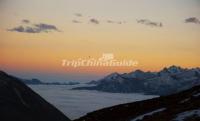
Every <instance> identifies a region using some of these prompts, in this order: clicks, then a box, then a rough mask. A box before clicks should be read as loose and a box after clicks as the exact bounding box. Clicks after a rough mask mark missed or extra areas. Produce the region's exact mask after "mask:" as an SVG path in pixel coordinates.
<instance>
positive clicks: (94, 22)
mask: <svg viewBox="0 0 200 121" xmlns="http://www.w3.org/2000/svg"><path fill="white" fill-rule="evenodd" d="M90 23H93V24H99V23H100V22H99V21H98V20H97V19H95V18H92V19H90Z"/></svg>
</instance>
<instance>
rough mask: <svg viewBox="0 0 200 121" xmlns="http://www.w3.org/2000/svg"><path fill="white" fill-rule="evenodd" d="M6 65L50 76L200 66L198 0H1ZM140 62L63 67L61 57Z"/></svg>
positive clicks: (1, 51)
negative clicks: (106, 57)
mask: <svg viewBox="0 0 200 121" xmlns="http://www.w3.org/2000/svg"><path fill="white" fill-rule="evenodd" d="M0 19H1V20H0V21H1V22H0V56H1V59H0V70H3V71H6V72H8V73H10V74H14V75H16V76H19V77H24V78H39V79H42V80H44V81H66V80H78V81H82V80H83V81H86V80H92V79H97V78H100V77H103V76H104V75H106V74H109V73H112V72H119V73H125V72H130V71H133V70H135V69H141V70H144V71H157V70H160V69H162V68H163V67H166V66H167V67H168V66H170V65H179V66H182V67H187V68H191V67H200V0H0ZM102 53H113V54H114V56H115V58H116V59H118V60H120V59H127V60H130V59H132V60H137V61H138V62H139V64H138V66H137V67H112V68H110V67H81V68H72V67H62V63H61V62H62V60H63V59H69V60H72V59H78V58H83V59H87V58H89V57H92V58H97V59H98V58H99V57H101V56H102Z"/></svg>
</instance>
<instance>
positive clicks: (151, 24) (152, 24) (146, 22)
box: [137, 19, 163, 27]
mask: <svg viewBox="0 0 200 121" xmlns="http://www.w3.org/2000/svg"><path fill="white" fill-rule="evenodd" d="M137 23H140V24H144V25H147V26H151V27H163V24H162V23H161V22H153V21H150V20H148V19H139V20H137Z"/></svg>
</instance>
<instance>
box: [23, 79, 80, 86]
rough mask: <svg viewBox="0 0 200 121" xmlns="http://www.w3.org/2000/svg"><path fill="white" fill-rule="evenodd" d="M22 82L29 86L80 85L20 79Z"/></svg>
mask: <svg viewBox="0 0 200 121" xmlns="http://www.w3.org/2000/svg"><path fill="white" fill-rule="evenodd" d="M20 80H21V81H22V82H24V83H25V84H29V85H77V84H80V83H79V82H72V81H70V82H64V83H61V82H43V81H40V80H39V79H20Z"/></svg>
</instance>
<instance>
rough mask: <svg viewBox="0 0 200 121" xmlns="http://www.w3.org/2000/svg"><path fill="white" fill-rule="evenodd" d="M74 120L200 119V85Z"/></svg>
mask: <svg viewBox="0 0 200 121" xmlns="http://www.w3.org/2000/svg"><path fill="white" fill-rule="evenodd" d="M74 121H200V86H195V87H193V88H191V89H189V90H186V91H182V92H179V93H177V94H172V95H168V96H161V97H158V98H154V99H150V100H144V101H138V102H133V103H127V104H121V105H117V106H113V107H109V108H104V109H101V110H98V111H94V112H91V113H88V114H87V115H86V116H83V117H81V118H79V119H76V120H74Z"/></svg>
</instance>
